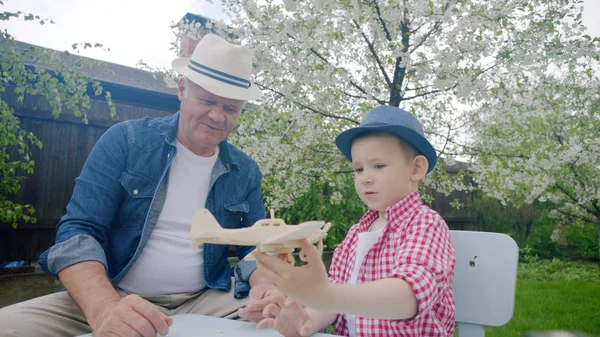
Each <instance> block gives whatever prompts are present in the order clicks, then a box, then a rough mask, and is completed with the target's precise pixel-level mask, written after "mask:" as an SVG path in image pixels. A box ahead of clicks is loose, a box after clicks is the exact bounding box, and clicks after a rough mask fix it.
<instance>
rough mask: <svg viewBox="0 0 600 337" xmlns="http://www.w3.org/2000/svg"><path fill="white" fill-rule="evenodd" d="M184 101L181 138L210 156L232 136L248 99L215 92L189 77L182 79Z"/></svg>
mask: <svg viewBox="0 0 600 337" xmlns="http://www.w3.org/2000/svg"><path fill="white" fill-rule="evenodd" d="M178 96H179V101H180V102H181V104H180V116H179V128H178V131H177V140H178V141H179V142H180V143H181V144H183V145H184V146H185V147H187V148H188V149H189V150H190V151H192V152H194V153H195V154H197V155H199V156H204V157H209V156H211V155H213V154H214V152H215V148H216V147H217V146H218V145H219V143H221V142H222V141H223V140H225V139H226V138H227V137H229V134H230V133H231V131H232V130H233V127H234V126H235V123H236V121H237V118H238V116H239V114H240V111H241V110H242V107H243V105H244V101H240V100H235V99H230V98H225V97H221V96H217V95H214V94H211V93H210V92H208V91H206V90H204V89H203V88H201V87H199V86H198V85H195V84H193V83H191V82H189V81H188V85H187V88H184V81H183V79H182V80H180V81H179V85H178Z"/></svg>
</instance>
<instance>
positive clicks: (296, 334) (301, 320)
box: [256, 298, 313, 337]
mask: <svg viewBox="0 0 600 337" xmlns="http://www.w3.org/2000/svg"><path fill="white" fill-rule="evenodd" d="M263 316H264V317H275V318H265V319H263V320H262V321H260V322H259V323H258V324H257V325H256V328H257V329H263V328H275V330H277V331H278V332H279V333H280V334H282V335H284V336H285V337H306V336H310V335H312V334H313V322H312V320H311V318H310V315H309V314H308V313H307V312H306V310H304V309H303V308H302V306H300V304H298V303H297V302H296V301H294V300H292V299H291V298H287V299H286V300H283V301H282V302H281V303H278V304H273V303H272V304H269V305H267V306H266V307H265V310H264V312H263Z"/></svg>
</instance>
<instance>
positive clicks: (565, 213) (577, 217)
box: [556, 208, 596, 224]
mask: <svg viewBox="0 0 600 337" xmlns="http://www.w3.org/2000/svg"><path fill="white" fill-rule="evenodd" d="M556 211H557V212H558V213H560V214H563V215H566V216H568V217H571V218H576V219H581V220H583V221H585V222H589V223H592V224H595V223H596V222H595V221H594V220H592V219H589V218H586V217H584V216H581V215H576V214H571V213H568V212H565V211H563V210H560V209H558V208H556Z"/></svg>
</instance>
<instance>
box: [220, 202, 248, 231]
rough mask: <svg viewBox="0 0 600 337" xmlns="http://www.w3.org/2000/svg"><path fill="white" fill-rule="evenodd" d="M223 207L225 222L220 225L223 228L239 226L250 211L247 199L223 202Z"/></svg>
mask: <svg viewBox="0 0 600 337" xmlns="http://www.w3.org/2000/svg"><path fill="white" fill-rule="evenodd" d="M224 208H225V223H224V224H222V226H223V227H224V228H239V227H241V223H242V222H243V221H244V219H245V217H246V216H247V215H248V212H249V211H250V204H249V203H248V201H247V200H244V201H240V202H233V203H228V204H225V205H224Z"/></svg>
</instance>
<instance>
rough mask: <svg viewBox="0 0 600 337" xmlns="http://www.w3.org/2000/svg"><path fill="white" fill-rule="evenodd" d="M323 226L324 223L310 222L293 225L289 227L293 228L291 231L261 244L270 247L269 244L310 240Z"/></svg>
mask: <svg viewBox="0 0 600 337" xmlns="http://www.w3.org/2000/svg"><path fill="white" fill-rule="evenodd" d="M323 225H324V223H323V222H322V221H309V222H304V223H302V224H299V225H291V226H289V227H291V228H290V230H288V231H286V232H284V233H281V234H278V235H275V236H272V237H269V238H268V239H266V240H264V241H263V242H261V244H263V245H268V244H274V243H281V242H285V241H291V240H302V239H308V238H310V237H311V236H312V235H313V234H315V233H317V232H318V231H319V230H320V229H321V227H323Z"/></svg>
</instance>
